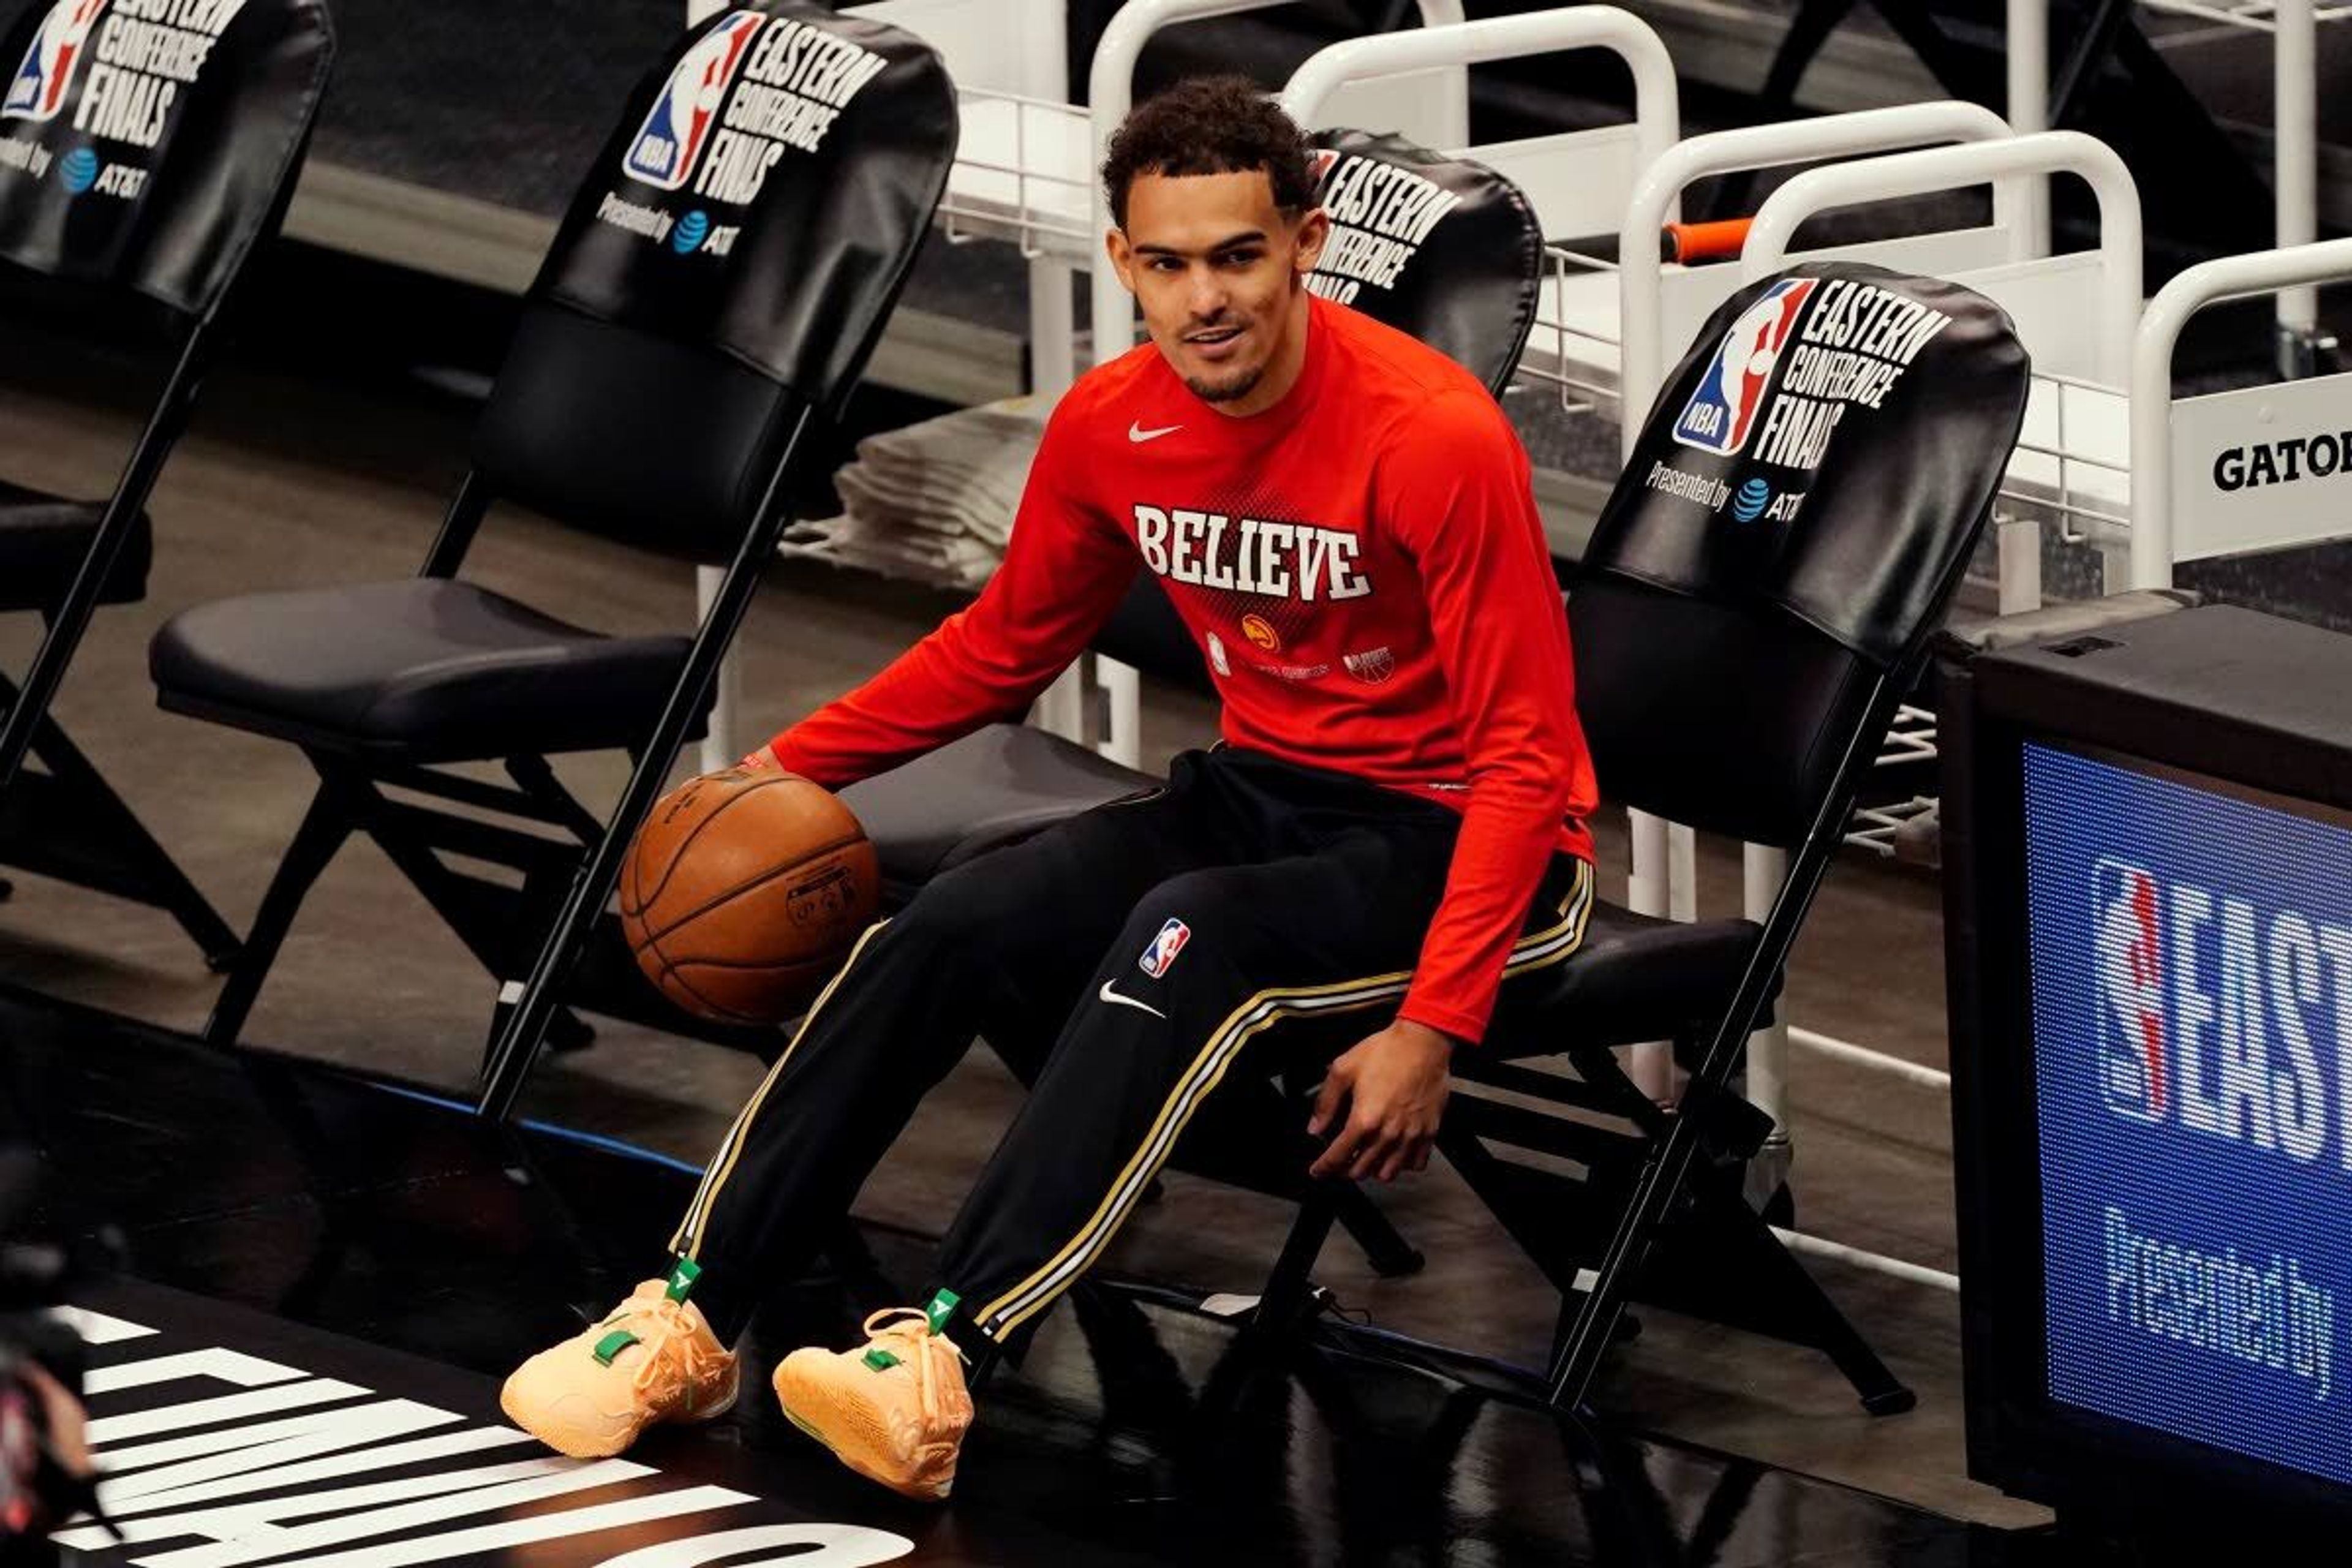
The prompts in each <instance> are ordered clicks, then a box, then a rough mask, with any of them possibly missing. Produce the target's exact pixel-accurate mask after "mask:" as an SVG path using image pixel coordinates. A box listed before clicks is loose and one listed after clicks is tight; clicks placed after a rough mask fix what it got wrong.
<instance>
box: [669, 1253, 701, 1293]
mask: <svg viewBox="0 0 2352 1568" xmlns="http://www.w3.org/2000/svg"><path fill="white" fill-rule="evenodd" d="M701 1278H702V1265H701V1264H699V1263H697V1262H696V1261H695V1260H694V1259H693V1258H679V1259H678V1260H677V1268H673V1269H671V1270H670V1271H669V1289H667V1290H665V1291H663V1292H662V1294H663V1295H665V1296H667V1297H668V1298H669V1299H670V1300H673V1301H683V1300H686V1298H687V1294H688V1292H689V1291H691V1290H692V1289H694V1282H695V1281H696V1280H698V1279H701Z"/></svg>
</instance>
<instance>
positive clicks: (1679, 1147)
mask: <svg viewBox="0 0 2352 1568" xmlns="http://www.w3.org/2000/svg"><path fill="white" fill-rule="evenodd" d="M1907 677H1908V667H1907V665H1906V668H1903V669H1897V670H1892V671H1886V672H1884V673H1882V674H1881V675H1880V676H1879V677H1878V678H1877V679H1876V681H1875V682H1874V686H1873V688H1872V690H1871V693H1870V697H1869V699H1868V700H1867V702H1866V703H1865V704H1864V707H1863V710H1862V714H1861V717H1860V719H1859V721H1858V722H1857V723H1856V724H1855V726H1854V728H1853V732H1852V733H1851V734H1849V735H1848V736H1847V737H1846V742H1845V746H1844V750H1843V755H1842V759H1841V761H1840V763H1839V767H1838V771H1837V773H1836V775H1835V782H1834V783H1833V784H1832V786H1831V788H1830V789H1829V791H1828V792H1827V794H1826V795H1824V797H1823V798H1822V801H1821V803H1820V805H1819V807H1818V809H1817V810H1816V812H1815V814H1814V816H1813V819H1812V822H1811V826H1810V827H1809V828H1808V830H1807V832H1806V836H1805V838H1804V841H1803V843H1802V844H1801V846H1799V847H1797V848H1796V849H1795V850H1794V852H1793V853H1792V854H1791V855H1790V861H1789V871H1788V875H1787V877H1786V879H1784V880H1783V881H1782V883H1781V886H1780V891H1779V893H1778V894H1777V895H1776V896H1775V898H1774V900H1773V902H1772V909H1771V911H1770V913H1769V915H1768V916H1767V917H1766V919H1765V921H1764V923H1763V926H1762V928H1761V929H1760V931H1759V932H1758V934H1757V939H1756V942H1755V945H1754V946H1753V947H1752V948H1751V949H1750V951H1749V952H1748V958H1747V961H1746V963H1745V964H1744V966H1743V968H1742V970H1741V973H1740V976H1739V980H1738V984H1737V985H1735V986H1734V987H1733V989H1732V991H1731V994H1730V995H1729V997H1728V998H1727V1000H1726V1001H1725V1003H1724V1005H1723V1006H1722V1007H1721V1009H1720V1011H1719V1012H1718V1013H1717V1016H1716V1017H1715V1018H1714V1019H1713V1021H1712V1022H1711V1023H1710V1024H1709V1025H1708V1026H1706V1029H1705V1031H1703V1033H1702V1032H1695V1031H1690V1030H1687V1029H1682V1028H1679V1027H1678V1026H1675V1023H1674V1021H1672V1020H1666V1019H1662V1020H1660V1033H1661V1034H1673V1035H1675V1036H1676V1038H1675V1047H1676V1051H1675V1054H1676V1057H1677V1059H1679V1060H1681V1061H1683V1062H1684V1063H1685V1065H1686V1066H1687V1068H1688V1069H1689V1074H1690V1077H1689V1082H1688V1084H1687V1086H1686V1087H1685V1090H1684V1093H1683V1097H1682V1100H1681V1101H1680V1103H1679V1104H1678V1106H1677V1107H1676V1108H1675V1110H1672V1111H1668V1110H1663V1109H1661V1108H1660V1107H1659V1106H1658V1105H1656V1104H1655V1103H1654V1101H1653V1100H1651V1099H1650V1097H1649V1096H1648V1095H1646V1094H1644V1093H1643V1091H1642V1089H1640V1088H1639V1087H1638V1086H1637V1085H1635V1084H1634V1083H1633V1080H1632V1079H1629V1078H1628V1077H1626V1075H1625V1073H1624V1071H1623V1069H1622V1067H1621V1066H1620V1065H1619V1063H1618V1059H1617V1057H1616V1055H1615V1053H1614V1051H1613V1050H1612V1049H1611V1048H1609V1047H1576V1046H1570V1047H1566V1049H1565V1050H1564V1051H1562V1052H1559V1053H1555V1054H1556V1055H1560V1056H1564V1057H1565V1058H1566V1059H1567V1060H1568V1062H1569V1063H1570V1065H1571V1066H1572V1068H1574V1075H1573V1076H1570V1075H1569V1074H1563V1073H1556V1072H1551V1071H1547V1070H1544V1069H1543V1068H1540V1067H1538V1066H1536V1065H1533V1063H1534V1062H1537V1061H1540V1060H1542V1059H1544V1058H1540V1057H1536V1058H1530V1057H1526V1056H1515V1057H1513V1058H1510V1059H1494V1060H1490V1059H1487V1058H1485V1057H1482V1056H1476V1055H1473V1056H1468V1057H1465V1058H1462V1059H1461V1060H1460V1061H1458V1062H1457V1064H1456V1069H1455V1070H1456V1076H1457V1078H1459V1079H1462V1080H1463V1081H1464V1082H1465V1083H1468V1084H1472V1085H1481V1086H1485V1087H1487V1088H1492V1089H1500V1090H1503V1091H1505V1092H1507V1093H1508V1094H1510V1095H1512V1096H1513V1097H1514V1099H1513V1100H1500V1099H1491V1100H1490V1099H1486V1098H1483V1097H1481V1096H1478V1095H1475V1094H1474V1093H1468V1092H1465V1091H1463V1090H1461V1089H1457V1090H1456V1091H1455V1093H1454V1095H1453V1096H1452V1097H1451V1098H1450V1099H1449V1100H1448V1102H1447V1105H1446V1110H1445V1117H1444V1125H1443V1127H1442V1128H1441V1130H1440V1131H1439V1134H1438V1149H1439V1151H1440V1152H1442V1153H1444V1155H1445V1157H1446V1159H1447V1161H1448V1163H1451V1164H1452V1165H1453V1166H1454V1169H1455V1171H1456V1172H1457V1173H1459V1174H1460V1175H1461V1177H1462V1178H1463V1181H1464V1182H1465V1184H1467V1185H1468V1186H1469V1187H1470V1189H1471V1191H1472V1192H1473V1193H1475V1194H1476V1195H1477V1197H1478V1199H1479V1201H1480V1202H1482V1203H1484V1204H1485V1205H1486V1206H1487V1208H1488V1210H1489V1211H1490V1212H1491V1213H1493V1214H1494V1215H1495V1216H1496V1218H1497V1219H1498V1220H1499V1221H1501V1223H1502V1225H1503V1226H1504V1228H1505V1229H1506V1230H1507V1231H1508V1232H1509V1233H1510V1235H1511V1237H1512V1239H1513V1240H1515V1241H1516V1242H1517V1243H1518V1244H1519V1246H1520V1247H1521V1248H1522V1250H1524V1251H1525V1252H1526V1253H1527V1254H1528V1258H1529V1259H1530V1260H1531V1261H1532V1262H1534V1263H1535V1265H1536V1266H1537V1268H1538V1269H1540V1270H1541V1271H1542V1272H1543V1274H1544V1276H1545V1278H1546V1279H1548V1280H1549V1281H1550V1283H1551V1284H1552V1286H1553V1287H1554V1288H1555V1289H1558V1290H1559V1292H1560V1294H1561V1299H1562V1300H1561V1313H1560V1321H1559V1332H1558V1335H1557V1336H1556V1338H1555V1341H1554V1344H1553V1349H1552V1356H1551V1363H1550V1366H1549V1369H1548V1371H1547V1373H1546V1375H1545V1377H1544V1379H1543V1382H1542V1384H1541V1388H1540V1393H1541V1394H1542V1395H1543V1397H1545V1398H1546V1399H1547V1400H1548V1401H1549V1403H1550V1404H1551V1405H1553V1406H1555V1407H1556V1408H1559V1409H1561V1410H1564V1411H1568V1412H1571V1413H1579V1414H1580V1413H1583V1412H1584V1411H1585V1408H1586V1405H1587V1400H1588V1396H1589V1395H1590V1394H1591V1387H1592V1383H1593V1380H1594V1378H1595V1377H1596V1376H1597V1375H1598V1374H1599V1372H1600V1369H1601V1358H1602V1357H1603V1355H1604V1354H1605V1353H1606V1352H1607V1351H1608V1348H1609V1346H1610V1345H1611V1344H1612V1342H1614V1341H1615V1339H1616V1338H1617V1336H1618V1333H1619V1330H1620V1327H1621V1320H1622V1315H1623V1312H1624V1310H1625V1306H1626V1303H1627V1300H1629V1299H1630V1298H1631V1297H1633V1296H1634V1295H1635V1294H1637V1293H1638V1294H1639V1295H1640V1297H1641V1298H1642V1299H1643V1300H1654V1301H1656V1302H1658V1303H1659V1304H1661V1305H1665V1306H1669V1307H1674V1308H1676V1309H1678V1310H1686V1311H1690V1312H1693V1313H1695V1314H1696V1315H1699V1316H1703V1317H1706V1318H1707V1319H1709V1320H1710V1321H1717V1322H1722V1323H1727V1324H1729V1325H1731V1326H1734V1327H1738V1328H1744V1329H1748V1330H1750V1331H1755V1332H1759V1333H1766V1334H1770V1335H1772V1336H1774V1337H1777V1338H1780V1339H1784V1340H1789V1341H1791V1342H1796V1343H1801V1344H1807V1345H1811V1346H1813V1347H1814V1348H1816V1349H1818V1350H1821V1351H1822V1352H1824V1353H1825V1354H1827V1355H1828V1356H1829V1357H1830V1359H1831V1360H1832V1362H1833V1363H1835V1364H1836V1365H1837V1367H1838V1370H1839V1371H1840V1372H1842V1373H1844V1374H1845V1376H1846V1379H1847V1381H1848V1382H1850V1383H1851V1384H1853V1389H1854V1392H1855V1394H1856V1395H1857V1396H1858V1397H1859V1398H1860V1400H1861V1402H1862V1405H1863V1407H1864V1409H1865V1410H1867V1411H1869V1412H1870V1413H1871V1414H1872V1415H1894V1414H1896V1413H1898V1412H1901V1411H1905V1410H1908V1409H1910V1408H1911V1407H1912V1406H1913V1405H1915V1404H1916V1395H1915V1394H1913V1393H1912V1391H1911V1390H1910V1389H1909V1388H1908V1387H1906V1386H1905V1385H1904V1384H1903V1383H1902V1382H1901V1381H1900V1380H1899V1379H1897V1378H1896V1377H1895V1374H1894V1373H1893V1372H1892V1371H1891V1370H1889V1369H1888V1367H1887V1366H1886V1364H1885V1362H1884V1361H1882V1360H1881V1359H1880V1358H1879V1356H1878V1354H1877V1352H1874V1350H1872V1349H1871V1347H1870V1345H1869V1344H1868V1342H1865V1341H1864V1339H1863V1337H1862V1334H1861V1332H1860V1331H1858V1330H1857V1329H1856V1328H1855V1327H1854V1326H1853V1323H1852V1321H1849V1320H1848V1319H1847V1318H1846V1316H1845V1314H1844V1313H1843V1311H1842V1310H1840V1309H1839V1308H1838V1306H1837V1304H1836V1303H1835V1302H1834V1301H1832V1300H1831V1299H1830V1298H1829V1296H1828V1294H1827V1293H1826V1292H1824V1291H1823V1290H1822V1288H1821V1286H1820V1285H1819V1284H1818V1283H1817V1282H1816V1281H1815V1280H1814V1279H1813V1278H1812V1276H1811V1274H1810V1273H1808V1272H1807V1271H1806V1269H1805V1268H1804V1266H1803V1265H1802V1264H1801V1263H1800V1262H1799V1261H1798V1260H1797V1259H1796V1258H1794V1257H1793V1256H1791V1255H1790V1252H1789V1250H1788V1248H1787V1247H1786V1246H1784V1245H1783V1244H1782V1243H1781V1241H1780V1237H1777V1236H1775V1235H1774V1234H1773V1232H1772V1229H1771V1223H1770V1221H1769V1219H1768V1217H1767V1216H1766V1215H1762V1214H1759V1213H1758V1212H1757V1211H1756V1210H1755V1209H1753V1208H1751V1207H1750V1206H1749V1205H1748V1202H1747V1199H1746V1196H1745V1194H1744V1191H1743V1183H1742V1177H1743V1174H1744V1167H1745V1164H1746V1162H1747V1161H1748V1159H1749V1158H1750V1157H1751V1156H1752V1155H1754V1153H1755V1152H1756V1151H1757V1150H1758V1149H1759V1147H1760V1146H1761V1145H1762V1142H1763V1139H1764V1135H1765V1133H1767V1132H1768V1131H1770V1126H1771V1124H1770V1121H1769V1119H1768V1118H1766V1117H1765V1116H1764V1114H1763V1113H1762V1112H1761V1111H1759V1110H1757V1109H1756V1108H1755V1107H1753V1106H1752V1105H1749V1104H1748V1102H1747V1100H1744V1099H1742V1098H1741V1097H1740V1096H1739V1094H1738V1092H1737V1091H1736V1090H1735V1089H1733V1087H1732V1080H1733V1076H1734V1074H1735V1073H1736V1072H1737V1071H1738V1068H1739V1067H1740V1065H1741V1064H1742V1062H1743V1060H1744V1059H1745V1055H1746V1049H1747V1041H1748V1035H1749V1034H1750V1033H1751V1032H1753V1031H1754V1030H1755V1029H1756V1028H1757V1027H1758V1026H1759V1025H1760V1024H1762V1023H1764V1022H1765V1021H1767V1019H1768V1016H1769V1015H1768V1009H1769V1006H1770V1005H1771V1002H1772V999H1773V997H1774V996H1775V994H1777V993H1778V991H1779V989H1780V976H1781V972H1782V969H1783V967H1784V966H1785V965H1786V963H1787V962H1788V957H1789V952H1790V948H1791V947H1792V946H1794V944H1795V942H1796V938H1797V932H1798V931H1799V930H1800V929H1801V927H1802V925H1803V923H1804V918H1805V914H1806V911H1807V910H1809V909H1810V908H1811V903H1812V900H1813V896H1814V894H1815V893H1816V892H1817V891H1819V889H1820V887H1821V881H1822V876H1823V875H1824V874H1825V873H1826V872H1827V870H1828V869H1829V864H1830V859H1831V857H1832V855H1834V854H1835V853H1836V851H1837V848H1838V846H1839V845H1840V843H1841V842H1843V825H1844V823H1845V821H1846V818H1847V816H1848V815H1849V814H1850V813H1851V812H1852V810H1853V801H1854V797H1855V795H1857V794H1858V793H1859V791H1860V789H1861V786H1862V784H1863V781H1864V779H1865V778H1866V777H1867V776H1868V773H1869V770H1870V768H1871V767H1872V765H1873V763H1874V759H1875V757H1876V755H1877V750H1878V737H1880V736H1881V735H1884V734H1885V731H1886V727H1887V725H1888V723H1889V722H1891V721H1893V719H1894V716H1895V708H1896V706H1897V704H1898V703H1899V701H1900V700H1901V697H1902V695H1903V693H1904V692H1905V691H1906V690H1907V689H1909V685H1910V682H1909V679H1908V678H1907ZM1573 962H1574V960H1573V959H1571V960H1570V963H1573ZM1563 1023H1564V1024H1565V1025H1566V1026H1567V1028H1568V1029H1569V1030H1570V1031H1572V1030H1573V1028H1574V1020H1572V1019H1568V1020H1563ZM1702 1039H1703V1040H1704V1047H1703V1048H1701V1049H1698V1050H1696V1053H1695V1054H1694V1052H1693V1050H1692V1047H1696V1046H1698V1045H1699V1044H1700V1042H1701V1040H1702ZM1498 1045H1499V1042H1498ZM1527 1100H1534V1101H1538V1102H1542V1103H1546V1104H1548V1105H1551V1106H1558V1107H1560V1108H1562V1109H1563V1110H1582V1111H1588V1112H1590V1111H1598V1112H1601V1113H1602V1114H1604V1115H1608V1116H1611V1117H1613V1118H1616V1119H1618V1120H1620V1121H1625V1122H1629V1123H1631V1124H1632V1131H1630V1132H1627V1131H1617V1130H1616V1129H1613V1128H1611V1127H1608V1126H1602V1125H1596V1124H1595V1123H1593V1122H1592V1121H1589V1120H1579V1119H1574V1118H1571V1117H1570V1116H1566V1115H1553V1114H1549V1112H1548V1111H1546V1110H1537V1109H1533V1108H1532V1107H1530V1106H1529V1105H1528V1104H1526V1103H1523V1102H1524V1101H1527ZM1489 1141H1492V1142H1496V1143H1499V1144H1502V1145H1505V1146H1507V1147H1511V1148H1516V1149H1520V1150H1525V1151H1528V1152H1534V1153H1537V1154H1540V1155H1545V1156H1549V1157H1550V1158H1552V1159H1556V1160H1568V1161H1572V1162H1575V1163H1580V1164H1582V1165H1583V1166H1584V1167H1585V1168H1586V1170H1587V1172H1588V1174H1587V1176H1586V1177H1585V1178H1583V1179H1578V1178H1574V1177H1570V1176H1567V1175H1562V1174H1556V1173H1551V1172H1549V1171H1544V1170H1539V1169H1536V1168H1533V1167H1530V1166H1527V1165H1522V1164H1518V1163H1513V1162H1510V1161H1507V1160H1505V1159H1503V1158H1501V1157H1499V1156H1498V1155H1496V1153H1495V1152H1493V1151H1492V1150H1491V1149H1489V1148H1488V1147H1487V1144H1488V1142H1489ZM1612 1209H1613V1211H1614V1213H1615V1215H1616V1219H1615V1222H1614V1225H1613V1227H1612V1228H1611V1230H1610V1232H1609V1234H1608V1236H1607V1238H1606V1241H1605V1244H1602V1245H1598V1246H1596V1244H1599V1243H1601V1230H1600V1229H1599V1227H1598V1226H1597V1225H1595V1224H1593V1223H1591V1222H1594V1221H1601V1222H1605V1221H1606V1217H1607V1215H1608V1214H1609V1213H1610V1212H1612ZM1336 1212H1337V1211H1336V1207H1335V1194H1333V1193H1331V1192H1329V1191H1318V1192H1317V1193H1316V1194H1313V1195H1312V1196H1310V1197H1309V1199H1308V1200H1307V1203H1306V1204H1305V1205H1303V1206H1302V1207H1301V1209H1300V1212H1299V1215H1298V1219H1297V1222H1296V1224H1295V1225H1294V1226H1293V1228H1292V1231H1291V1235H1290V1237H1289V1239H1288V1241H1287V1242H1286V1243H1285V1245H1284V1247H1283V1250H1282V1255H1281V1257H1280V1258H1279V1259H1278V1260H1277V1262H1276V1266H1275V1268H1274V1270H1273V1273H1272V1274H1271V1275H1270V1276H1269V1277H1268V1279H1267V1282H1266V1285H1265V1289H1264V1291H1263V1293H1262V1295H1261V1297H1260V1304H1259V1308H1258V1315H1259V1320H1260V1321H1261V1322H1262V1323H1263V1324H1264V1325H1265V1331H1266V1332H1267V1333H1269V1334H1272V1335H1280V1334H1284V1333H1287V1332H1292V1331H1297V1329H1298V1328H1299V1327H1300V1326H1302V1325H1304V1324H1306V1323H1307V1321H1309V1320H1311V1318H1312V1316H1313V1308H1314V1306H1315V1301H1316V1291H1315V1288H1314V1286H1313V1284H1312V1283H1311V1280H1310V1275H1311V1273H1312V1271H1313V1269H1314V1267H1315V1261H1316V1258H1317V1256H1318V1254H1319V1253H1320V1251H1321V1249H1322V1245H1323V1241H1324V1239H1325V1237H1327V1236H1328V1234H1329V1231H1330V1227H1331V1224H1332V1221H1333V1219H1334V1217H1335V1215H1336ZM1596 1253H1597V1260H1596Z"/></svg>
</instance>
